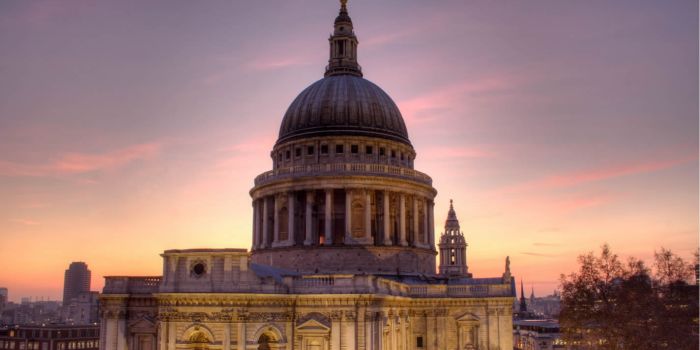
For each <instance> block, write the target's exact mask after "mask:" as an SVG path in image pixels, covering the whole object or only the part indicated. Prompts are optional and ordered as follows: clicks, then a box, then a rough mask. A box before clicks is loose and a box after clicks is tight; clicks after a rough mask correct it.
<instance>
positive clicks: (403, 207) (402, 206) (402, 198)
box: [399, 193, 407, 246]
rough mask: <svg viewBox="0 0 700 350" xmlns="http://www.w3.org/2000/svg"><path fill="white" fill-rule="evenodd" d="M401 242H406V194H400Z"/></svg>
mask: <svg viewBox="0 0 700 350" xmlns="http://www.w3.org/2000/svg"><path fill="white" fill-rule="evenodd" d="M399 244H400V245H402V246H405V245H407V243H406V195H405V194H403V193H401V194H400V195H399Z"/></svg>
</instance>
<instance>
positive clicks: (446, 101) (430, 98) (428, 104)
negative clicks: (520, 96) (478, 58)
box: [398, 77, 515, 123]
mask: <svg viewBox="0 0 700 350" xmlns="http://www.w3.org/2000/svg"><path fill="white" fill-rule="evenodd" d="M514 85H515V82H514V81H513V80H512V79H509V78H505V77H489V78H484V79H478V80H473V81H466V82H458V83H456V84H451V85H447V86H444V87H442V88H439V89H436V90H433V91H430V92H428V93H426V94H423V95H420V96H417V97H414V98H411V99H407V100H403V101H399V102H398V105H399V108H400V110H401V113H402V114H403V116H404V118H406V119H407V121H408V122H411V123H426V122H431V121H433V120H434V119H435V118H436V117H437V116H436V113H434V112H436V111H440V110H456V109H459V108H461V107H462V106H463V105H464V104H465V98H466V97H468V96H470V95H472V96H473V95H478V94H484V93H493V92H498V91H503V90H506V89H510V88H512V87H513V86H514ZM431 112H432V113H431Z"/></svg>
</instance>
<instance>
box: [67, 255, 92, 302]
mask: <svg viewBox="0 0 700 350" xmlns="http://www.w3.org/2000/svg"><path fill="white" fill-rule="evenodd" d="M89 291H90V270H88V266H87V264H86V263H84V262H82V261H77V262H72V263H71V264H70V266H68V270H66V274H65V277H64V278H63V303H64V304H67V303H69V302H70V301H71V300H72V299H76V298H78V295H79V294H80V293H86V292H89Z"/></svg>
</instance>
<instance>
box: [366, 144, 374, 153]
mask: <svg viewBox="0 0 700 350" xmlns="http://www.w3.org/2000/svg"><path fill="white" fill-rule="evenodd" d="M372 151H373V149H372V146H365V153H367V154H372Z"/></svg>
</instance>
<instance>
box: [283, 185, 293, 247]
mask: <svg viewBox="0 0 700 350" xmlns="http://www.w3.org/2000/svg"><path fill="white" fill-rule="evenodd" d="M295 201H296V196H295V194H294V191H290V192H289V194H287V214H288V215H287V225H288V226H287V242H283V243H286V244H285V245H294V241H295V235H296V232H295V231H296V230H295V229H294V220H295V219H296V217H295V213H294V202H295ZM280 243H282V242H280Z"/></svg>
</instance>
